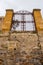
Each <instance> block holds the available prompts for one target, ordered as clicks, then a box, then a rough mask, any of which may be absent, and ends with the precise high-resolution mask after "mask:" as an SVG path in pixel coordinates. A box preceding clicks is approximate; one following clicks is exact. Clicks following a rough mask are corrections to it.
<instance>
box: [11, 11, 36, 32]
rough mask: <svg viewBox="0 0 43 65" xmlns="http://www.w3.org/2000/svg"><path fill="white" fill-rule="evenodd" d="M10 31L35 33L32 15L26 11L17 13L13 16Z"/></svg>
mask: <svg viewBox="0 0 43 65" xmlns="http://www.w3.org/2000/svg"><path fill="white" fill-rule="evenodd" d="M11 30H12V31H35V24H34V18H33V14H32V13H31V12H28V11H26V10H25V11H24V10H21V11H17V12H15V13H14V15H13V22H12V28H11Z"/></svg>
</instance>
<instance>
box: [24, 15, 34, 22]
mask: <svg viewBox="0 0 43 65" xmlns="http://www.w3.org/2000/svg"><path fill="white" fill-rule="evenodd" d="M25 21H33V16H32V15H25Z"/></svg>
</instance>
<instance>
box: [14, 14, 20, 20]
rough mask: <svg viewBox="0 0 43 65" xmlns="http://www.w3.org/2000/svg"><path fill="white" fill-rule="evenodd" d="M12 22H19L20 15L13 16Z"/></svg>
mask: <svg viewBox="0 0 43 65" xmlns="http://www.w3.org/2000/svg"><path fill="white" fill-rule="evenodd" d="M13 20H15V21H16V20H17V21H21V15H17V14H16V15H14V16H13Z"/></svg>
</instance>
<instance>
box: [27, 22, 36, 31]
mask: <svg viewBox="0 0 43 65" xmlns="http://www.w3.org/2000/svg"><path fill="white" fill-rule="evenodd" d="M34 30H35V27H34V23H26V31H34Z"/></svg>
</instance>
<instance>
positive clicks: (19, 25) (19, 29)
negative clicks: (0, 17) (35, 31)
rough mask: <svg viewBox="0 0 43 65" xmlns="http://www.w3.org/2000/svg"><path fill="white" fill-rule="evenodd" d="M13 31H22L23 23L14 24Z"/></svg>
mask: <svg viewBox="0 0 43 65" xmlns="http://www.w3.org/2000/svg"><path fill="white" fill-rule="evenodd" d="M12 31H21V23H18V24H17V23H14V24H13V25H12Z"/></svg>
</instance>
